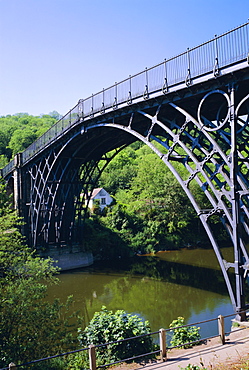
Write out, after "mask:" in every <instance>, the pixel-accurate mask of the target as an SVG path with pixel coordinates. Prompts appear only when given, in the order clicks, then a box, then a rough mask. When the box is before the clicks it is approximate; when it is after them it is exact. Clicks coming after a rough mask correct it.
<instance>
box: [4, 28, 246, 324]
mask: <svg viewBox="0 0 249 370" xmlns="http://www.w3.org/2000/svg"><path fill="white" fill-rule="evenodd" d="M248 27H249V23H246V24H244V25H242V26H240V27H238V28H236V29H233V30H232V31H230V32H227V33H225V34H223V35H220V36H215V37H214V38H213V39H212V40H210V41H208V42H206V43H203V44H202V45H199V46H198V47H195V48H192V49H187V50H186V51H185V52H183V53H182V54H180V55H178V56H176V57H174V58H171V59H168V60H164V61H163V62H162V63H159V64H158V65H156V66H154V67H152V68H146V69H145V70H143V71H142V72H140V73H138V74H136V75H134V76H129V78H127V79H125V80H123V81H121V82H119V83H115V84H114V85H113V86H111V87H109V88H107V89H103V90H102V91H100V92H99V93H97V94H94V95H92V96H90V97H89V98H87V99H82V100H79V102H78V104H77V105H76V106H75V107H74V108H72V109H71V110H70V111H69V112H68V113H67V114H66V115H65V116H64V117H63V118H61V119H60V120H59V121H58V122H57V123H56V124H55V125H54V126H52V127H51V128H50V129H49V130H48V131H47V132H46V133H44V134H43V135H42V136H41V137H40V138H39V139H38V140H36V141H35V142H34V143H33V144H32V145H31V146H30V147H28V148H27V149H26V150H25V151H24V152H23V153H20V154H18V155H16V156H15V158H14V159H13V160H12V161H11V162H10V163H9V164H8V165H7V166H6V167H4V168H3V169H2V170H1V174H2V177H4V178H5V179H6V181H8V183H9V186H11V187H12V190H13V193H14V200H15V205H16V208H17V209H18V210H19V212H20V215H21V216H22V217H24V220H25V222H26V229H25V230H24V233H25V235H26V236H27V238H28V241H29V244H30V245H32V246H33V247H34V248H38V249H39V248H40V247H43V248H47V247H48V246H49V245H57V246H62V245H64V244H70V243H80V241H81V240H82V237H83V236H82V223H83V220H84V214H85V212H86V210H87V206H86V205H85V204H83V202H82V198H81V195H80V194H82V193H83V194H84V195H85V196H86V195H87V194H88V193H89V192H91V191H92V190H93V188H94V187H95V186H96V184H97V182H98V179H99V177H100V175H101V173H102V172H103V171H104V170H105V168H106V166H107V165H108V164H109V163H110V161H111V160H112V159H113V158H114V157H115V155H116V154H117V153H119V152H120V151H121V150H122V149H123V148H125V147H126V146H128V145H129V144H131V143H133V142H135V141H138V140H139V141H142V142H143V143H145V144H146V145H148V146H149V147H150V148H151V149H152V150H153V151H154V152H155V153H156V154H157V155H158V157H159V158H160V159H161V160H162V161H163V162H164V163H165V165H166V166H168V168H169V169H170V170H171V171H172V173H173V174H174V176H175V177H176V179H177V180H178V181H179V183H180V184H181V186H182V188H183V190H184V191H185V193H186V194H187V196H188V198H189V199H190V201H191V203H192V205H193V207H194V209H195V211H196V213H197V215H198V217H199V219H200V221H201V223H202V225H203V226H204V228H205V230H206V232H207V235H208V237H209V239H210V242H211V244H212V246H213V249H214V251H215V254H216V256H217V259H218V261H219V264H220V267H221V270H222V273H223V275H224V278H225V281H226V285H227V289H228V292H229V295H230V298H231V301H232V304H233V306H234V309H235V311H236V313H237V316H238V318H239V319H241V320H244V319H245V314H244V313H243V310H244V309H245V308H246V304H245V290H244V289H245V287H244V285H245V279H246V278H247V275H248V269H249V258H248V253H247V248H246V244H247V243H248V241H249V240H248V235H249V190H248V189H249V159H248V153H249V145H248V139H249V124H248V121H249V81H248V79H249V55H248V51H249V32H248V31H249V28H248ZM181 166H182V167H184V168H185V172H184V173H185V175H184V176H181V175H180V173H179V171H178V170H177V169H179V167H181ZM180 172H181V173H183V171H180ZM193 182H197V184H198V185H199V186H200V188H201V189H202V191H203V193H204V194H205V197H206V204H208V207H207V206H205V207H204V206H203V205H202V204H199V202H198V199H197V198H196V195H195V194H194V193H193V192H192V191H191V189H192V186H191V184H192V183H193ZM214 217H216V218H217V217H218V218H219V220H220V221H221V222H222V223H223V225H224V228H225V230H226V232H227V233H228V235H229V236H230V239H231V243H232V244H233V249H234V259H233V261H230V262H228V261H226V260H225V259H224V258H223V256H222V253H221V250H220V246H219V244H218V242H217V238H216V237H215V235H214V230H213V229H212V225H213V223H212V220H213V218H214Z"/></svg>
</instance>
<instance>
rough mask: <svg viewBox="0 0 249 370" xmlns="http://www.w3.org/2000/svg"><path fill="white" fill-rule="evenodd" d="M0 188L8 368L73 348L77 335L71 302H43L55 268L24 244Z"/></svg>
mask: <svg viewBox="0 0 249 370" xmlns="http://www.w3.org/2000/svg"><path fill="white" fill-rule="evenodd" d="M0 188H1V189H0V190H1V192H0V333H1V335H0V366H6V364H8V363H9V362H11V361H13V362H15V363H16V364H19V363H22V362H27V361H31V360H33V359H37V358H41V357H44V356H48V355H51V354H53V353H55V352H57V351H62V352H63V351H64V350H67V349H69V348H73V347H74V346H75V343H76V339H75V338H76V333H75V334H73V327H71V324H70V315H69V313H68V312H69V307H70V305H71V298H70V299H69V300H68V302H67V304H66V305H63V304H61V303H60V302H59V301H58V300H55V301H54V302H52V303H49V302H46V300H45V298H46V293H47V286H48V285H49V284H56V283H57V278H56V276H55V274H56V273H57V272H58V270H57V268H55V267H53V263H52V260H51V259H42V258H40V257H38V256H36V255H35V252H34V251H31V250H30V249H29V248H28V247H27V246H26V245H25V244H24V243H23V239H22V236H21V234H20V232H19V226H20V224H21V220H20V219H19V218H18V217H17V215H16V213H15V212H13V211H12V210H11V209H10V207H9V205H8V197H7V194H6V191H5V188H4V185H3V184H2V183H0Z"/></svg>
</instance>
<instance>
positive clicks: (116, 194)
mask: <svg viewBox="0 0 249 370" xmlns="http://www.w3.org/2000/svg"><path fill="white" fill-rule="evenodd" d="M59 117H60V115H59V114H58V113H57V112H52V113H50V114H48V115H41V116H40V117H34V116H31V115H28V114H26V113H20V114H17V115H13V116H11V115H9V116H6V117H0V168H1V167H3V166H4V165H6V164H7V163H8V161H9V160H10V159H11V158H13V156H14V155H15V154H16V153H18V152H22V151H23V150H24V149H25V148H27V147H28V146H29V145H30V144H31V143H32V142H33V141H34V140H36V139H37V138H38V137H39V136H40V135H42V134H43V133H44V132H45V131H46V130H47V129H48V128H49V127H51V126H52V125H53V124H54V123H55V122H56V121H57V120H58V119H59ZM100 165H101V164H100ZM177 170H178V172H179V173H181V174H182V171H184V169H183V168H182V167H180V166H179V168H177ZM97 186H99V187H103V188H105V190H107V191H108V192H109V193H110V195H111V196H112V197H113V199H114V202H113V203H112V205H111V206H110V207H108V208H106V209H105V210H104V212H103V213H101V212H99V210H98V209H97V207H96V209H95V212H94V214H90V215H89V218H88V219H87V220H86V227H85V236H86V238H85V241H84V246H85V249H86V250H92V251H93V252H95V254H100V255H101V256H102V257H103V256H109V257H112V255H113V254H115V255H117V254H118V255H123V254H127V246H128V247H129V248H128V249H129V253H131V254H133V253H151V252H155V251H158V250H167V249H173V248H179V247H186V246H191V247H196V246H209V242H208V240H207V237H206V234H205V232H204V230H203V228H202V225H201V222H200V221H199V219H198V217H197V216H196V214H195V211H194V209H193V207H192V205H191V203H190V201H189V200H188V197H187V196H186V194H185V192H184V191H183V190H182V188H181V186H180V185H179V183H178V182H177V180H176V179H175V177H174V175H172V173H171V172H170V170H169V169H168V168H167V166H166V165H165V164H164V163H163V161H161V160H160V159H159V158H158V157H157V155H156V154H155V153H154V152H152V150H151V149H150V148H149V147H148V146H146V145H144V144H143V143H141V142H136V143H133V144H132V145H130V146H129V147H127V148H125V149H123V150H122V151H121V152H120V153H119V154H118V155H116V156H115V157H114V158H113V159H112V161H111V162H110V163H109V165H108V166H107V168H106V169H105V171H104V172H103V174H102V176H101V178H100V181H99V183H98V184H97ZM191 191H192V193H193V194H195V198H196V199H198V201H199V203H200V204H201V205H202V207H203V208H208V207H209V204H208V203H207V201H206V199H205V197H204V193H203V192H202V190H201V189H200V188H199V186H198V185H197V184H195V185H192V188H191ZM213 227H214V229H216V231H217V235H218V238H219V240H220V241H224V240H226V237H225V235H224V232H223V229H222V228H221V227H220V224H219V222H218V220H217V221H216V220H214V225H213ZM103 245H104V251H103Z"/></svg>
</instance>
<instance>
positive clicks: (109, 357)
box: [79, 307, 154, 364]
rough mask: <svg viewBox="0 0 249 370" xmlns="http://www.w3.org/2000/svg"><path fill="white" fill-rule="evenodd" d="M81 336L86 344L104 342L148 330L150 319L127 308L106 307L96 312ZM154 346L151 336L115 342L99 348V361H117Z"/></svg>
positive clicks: (146, 351) (82, 343) (147, 331)
mask: <svg viewBox="0 0 249 370" xmlns="http://www.w3.org/2000/svg"><path fill="white" fill-rule="evenodd" d="M79 332H80V334H79V340H80V343H81V345H82V346H88V345H90V344H95V345H97V344H104V343H108V342H115V341H119V340H122V339H125V338H130V337H135V336H140V335H143V334H148V333H149V332H150V327H149V323H148V321H143V320H142V319H141V318H140V317H138V316H137V315H131V314H128V313H126V312H125V311H123V310H118V311H116V312H115V313H113V312H112V311H108V310H107V309H106V307H102V310H101V311H100V312H95V314H94V316H93V318H92V320H91V321H90V323H89V325H88V326H87V327H86V328H85V330H84V331H83V332H81V330H79ZM153 348H154V345H153V341H152V338H151V336H148V335H147V336H143V337H140V338H135V339H132V340H129V341H124V342H121V343H112V344H110V345H108V346H107V347H106V346H104V347H100V348H98V349H97V351H96V356H97V361H98V363H99V364H100V363H107V362H114V361H119V360H123V359H127V358H130V357H134V356H139V355H141V354H144V353H148V352H152V351H153Z"/></svg>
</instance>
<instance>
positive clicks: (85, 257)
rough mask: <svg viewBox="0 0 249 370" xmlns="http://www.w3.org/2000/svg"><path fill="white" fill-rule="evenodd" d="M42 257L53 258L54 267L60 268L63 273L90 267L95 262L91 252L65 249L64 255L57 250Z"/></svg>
mask: <svg viewBox="0 0 249 370" xmlns="http://www.w3.org/2000/svg"><path fill="white" fill-rule="evenodd" d="M42 257H45V258H46V257H51V258H52V259H53V260H54V266H57V267H59V268H60V270H61V271H68V270H74V269H79V268H82V267H88V266H91V265H92V264H93V262H94V259H93V254H92V253H91V252H82V251H80V250H79V249H75V248H74V249H69V248H64V249H63V253H61V252H60V251H59V250H57V249H51V250H50V251H49V252H47V253H46V255H42Z"/></svg>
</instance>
